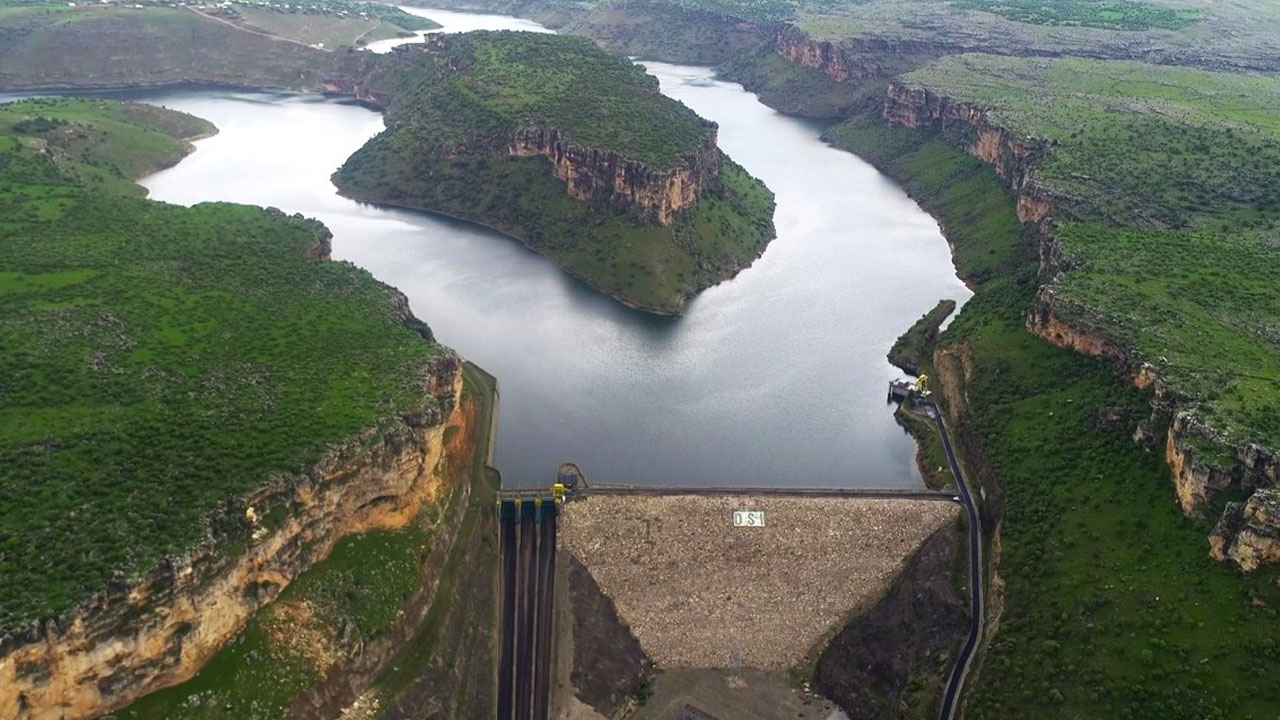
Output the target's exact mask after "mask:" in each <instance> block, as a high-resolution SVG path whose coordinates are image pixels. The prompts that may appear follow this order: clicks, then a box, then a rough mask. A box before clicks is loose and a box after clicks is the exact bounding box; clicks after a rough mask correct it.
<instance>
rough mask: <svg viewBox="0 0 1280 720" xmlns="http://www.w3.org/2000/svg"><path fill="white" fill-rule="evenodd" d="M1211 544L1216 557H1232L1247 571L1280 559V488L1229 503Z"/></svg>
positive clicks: (1259, 492)
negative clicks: (1245, 500) (1243, 500)
mask: <svg viewBox="0 0 1280 720" xmlns="http://www.w3.org/2000/svg"><path fill="white" fill-rule="evenodd" d="M1209 545H1210V548H1211V549H1210V554H1211V555H1212V556H1213V557H1214V559H1215V560H1229V561H1231V562H1233V563H1235V564H1236V565H1237V566H1238V567H1239V568H1240V569H1241V570H1244V571H1246V572H1248V571H1251V570H1256V569H1258V567H1259V566H1261V565H1263V564H1264V563H1274V562H1280V488H1269V489H1264V490H1258V491H1257V492H1255V493H1254V494H1253V496H1252V497H1250V498H1249V500H1248V501H1247V502H1243V503H1239V502H1236V503H1229V504H1228V505H1227V510H1226V512H1225V513H1223V515H1222V519H1221V520H1220V521H1219V522H1218V527H1217V529H1215V530H1214V532H1213V535H1212V536H1211V537H1210V538H1209Z"/></svg>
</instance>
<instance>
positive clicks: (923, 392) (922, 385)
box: [916, 373, 929, 397]
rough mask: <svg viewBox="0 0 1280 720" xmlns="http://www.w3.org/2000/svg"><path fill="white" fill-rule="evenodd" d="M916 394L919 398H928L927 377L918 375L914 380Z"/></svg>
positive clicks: (921, 374) (922, 374)
mask: <svg viewBox="0 0 1280 720" xmlns="http://www.w3.org/2000/svg"><path fill="white" fill-rule="evenodd" d="M916 392H917V393H919V395H920V397H929V376H928V375H925V374H924V373H920V376H919V377H917V378H916Z"/></svg>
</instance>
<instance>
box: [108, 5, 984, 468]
mask: <svg viewBox="0 0 1280 720" xmlns="http://www.w3.org/2000/svg"><path fill="white" fill-rule="evenodd" d="M410 10H411V11H412V12H417V13H419V14H423V15H425V16H427V17H431V18H433V19H435V20H436V21H438V22H441V23H442V24H443V25H444V26H445V28H444V30H445V31H461V30H472V29H541V28H539V27H538V26H537V25H536V24H534V23H532V22H529V21H525V20H518V19H515V18H509V17H503V16H495V15H477V14H466V13H454V12H444V11H431V10H416V9H410ZM390 42H391V43H394V42H397V41H390ZM386 46H387V43H378V44H375V47H374V49H384V48H385V47H386ZM644 64H645V66H646V67H647V68H648V70H649V72H650V73H652V74H653V75H655V76H657V78H658V79H659V81H660V82H661V87H662V91H663V92H664V93H665V94H667V95H669V96H671V97H673V98H676V99H678V100H680V101H682V102H684V103H685V104H687V105H689V106H690V107H691V108H693V109H694V110H695V111H697V112H698V113H699V114H701V115H703V116H704V117H707V118H710V119H712V120H715V121H716V122H718V123H719V124H720V146H721V147H722V148H723V149H724V150H725V151H726V152H727V153H728V154H729V155H730V156H732V157H733V158H734V159H735V160H737V161H738V162H739V163H740V164H742V165H743V166H744V167H746V169H747V170H748V171H749V172H751V173H752V174H754V175H755V176H757V177H759V178H760V179H762V180H763V181H764V182H765V183H766V184H767V185H768V186H769V187H770V188H771V189H772V190H773V192H774V193H775V194H776V196H777V202H778V209H777V214H776V216H775V223H776V225H777V229H778V237H777V239H776V240H774V241H773V242H772V243H771V244H770V245H769V247H768V249H767V250H766V252H765V254H764V256H763V257H762V258H761V259H760V260H758V261H756V263H755V264H754V265H753V266H751V267H750V268H749V269H747V270H745V271H744V272H742V273H741V274H740V275H739V276H738V277H737V278H735V279H734V280H732V281H729V282H726V283H723V284H722V285H720V286H717V287H715V288H712V289H710V290H708V291H706V292H705V293H703V294H702V295H701V296H700V297H698V298H697V299H695V300H694V301H693V302H692V303H691V304H690V305H689V307H688V311H687V313H686V314H685V315H684V316H683V317H680V318H659V317H653V316H650V315H646V314H643V313H639V312H635V311H632V310H628V309H627V308H625V307H623V306H621V305H619V304H618V303H616V302H614V301H613V300H611V299H609V298H607V297H604V296H602V295H600V294H598V293H596V292H594V291H592V290H591V289H589V288H588V287H586V286H585V285H583V284H582V283H580V282H578V281H576V280H574V279H572V278H570V277H568V276H566V275H565V274H564V273H562V272H560V271H559V270H558V269H556V267H555V266H554V265H552V264H551V263H550V262H548V261H547V260H545V259H543V258H542V257H540V256H538V255H536V254H534V253H533V252H530V251H529V250H526V249H525V248H524V247H523V246H521V245H520V244H519V243H518V242H516V241H514V240H511V239H508V238H506V237H503V236H502V235H499V234H497V233H494V232H491V231H488V230H485V229H482V228H478V227H474V226H471V225H469V224H466V223H462V222H457V221H452V220H448V219H443V218H437V217H432V216H429V215H425V214H418V213H411V212H404V211H398V210H384V209H379V208H375V207H370V206H367V205H362V204H359V203H356V202H353V201H350V200H347V199H345V198H342V197H339V196H338V195H337V194H336V192H335V190H334V188H333V186H332V185H331V184H330V182H329V175H330V174H331V173H332V172H333V171H334V170H335V169H336V168H337V167H338V166H339V165H341V164H342V162H343V161H344V160H345V159H346V158H347V157H348V156H349V155H350V154H351V153H352V152H353V151H355V150H356V149H357V148H358V147H360V145H361V144H363V143H364V142H365V141H366V140H367V139H368V138H369V137H371V136H373V135H374V134H376V133H377V132H379V131H380V130H381V129H382V120H381V117H380V116H379V115H378V114H377V113H375V112H373V111H370V110H368V109H366V108H363V107H360V106H357V105H354V104H351V103H347V102H342V101H338V100H333V99H324V98H320V97H313V96H298V95H274V94H262V93H239V92H231V91H226V90H196V89H183V90H164V91H143V92H135V93H131V94H130V97H132V98H134V99H141V100H145V101H147V102H152V103H156V104H161V105H164V106H167V107H171V108H175V109H178V110H183V111H186V112H189V113H192V114H195V115H198V116H200V117H203V118H206V119H208V120H210V121H212V122H213V123H214V124H216V125H217V126H218V128H219V129H220V132H219V134H218V135H216V136H214V137H212V138H209V139H206V140H202V141H200V142H199V143H198V150H197V152H195V153H194V154H192V155H191V156H190V157H188V158H187V159H186V160H184V161H182V162H181V163H179V164H178V165H176V166H175V167H173V168H170V169H168V170H165V171H162V172H160V173H157V174H155V175H153V176H151V177H149V178H147V179H145V180H144V181H143V184H144V185H146V186H147V187H148V188H149V189H150V191H151V196H152V197H153V198H155V199H158V200H164V201H167V202H173V203H181V204H192V203H197V202H202V201H208V200H229V201H236V202H244V203H253V204H258V205H270V206H276V207H279V208H281V209H283V210H286V211H288V212H290V213H293V212H299V213H303V214H304V215H309V216H313V217H316V218H319V219H320V220H322V221H323V222H325V223H326V224H327V225H328V226H329V227H330V229H331V230H332V231H333V234H334V240H333V255H334V258H335V259H340V260H348V261H350V262H352V263H354V264H356V265H358V266H360V267H362V268H365V269H367V270H368V271H369V272H371V273H372V274H373V275H374V276H375V277H377V278H378V279H380V280H382V281H384V282H386V283H389V284H391V285H394V286H395V287H397V288H399V289H400V290H402V291H403V292H404V293H405V294H406V295H407V296H408V297H409V300H410V303H411V305H412V308H413V310H414V312H415V313H416V314H417V315H418V316H419V317H421V318H423V319H424V320H426V321H427V322H428V323H429V324H430V325H431V327H432V328H433V330H434V331H435V333H436V335H437V337H438V338H439V339H440V340H441V341H442V342H444V343H446V344H448V345H449V346H451V347H453V348H454V349H456V350H457V351H458V352H459V353H460V354H461V355H463V356H464V357H466V358H468V359H470V360H474V361H475V362H477V363H479V364H480V365H481V366H483V367H484V368H486V369H487V370H489V371H490V372H492V373H493V374H495V375H496V376H497V377H498V378H499V380H500V383H501V398H502V400H501V413H500V419H499V436H498V446H497V458H496V459H497V464H498V467H499V468H500V469H501V470H502V472H503V477H504V483H505V484H506V485H508V486H517V485H524V486H530V485H545V484H547V483H549V482H550V480H551V478H552V476H553V473H554V471H555V469H556V467H557V466H558V465H559V463H561V462H562V461H565V460H574V461H576V462H578V463H579V465H580V466H581V467H582V468H583V470H584V471H585V472H586V474H587V476H588V478H591V479H596V480H598V481H610V482H634V483H651V484H673V485H767V486H787V485H804V486H860V487H905V486H914V485H918V484H919V483H920V480H919V475H918V473H917V472H916V471H915V468H914V465H913V463H912V451H913V447H912V443H911V440H910V439H909V438H908V437H907V436H906V435H905V434H904V433H903V431H902V430H901V429H900V428H899V427H898V426H897V425H896V424H895V422H894V420H893V418H892V415H891V412H890V409H889V407H887V406H886V403H885V387H886V384H887V381H888V380H889V379H890V378H893V377H896V376H898V375H899V373H898V371H897V370H895V369H894V368H893V367H891V366H890V365H889V364H888V363H887V362H886V361H885V352H886V351H887V350H888V349H889V346H890V345H891V344H892V343H893V340H894V339H895V338H896V337H897V336H898V335H899V334H900V333H901V332H902V331H903V330H905V329H906V328H907V327H908V326H909V325H910V324H911V323H912V322H913V321H914V320H915V319H916V318H918V317H919V316H920V315H921V314H922V313H924V312H925V311H926V310H928V309H929V308H930V307H932V306H933V304H934V303H935V302H936V301H937V300H938V299H940V298H944V297H949V298H954V299H956V300H959V301H963V300H964V299H966V298H967V297H968V296H969V292H968V290H966V289H965V287H964V286H963V285H962V284H961V283H960V282H959V280H957V279H956V277H955V273H954V269H953V267H952V264H951V259H950V254H949V251H948V248H947V245H946V243H945V241H944V240H943V238H942V236H941V234H940V232H939V229H938V226H937V224H936V223H935V222H934V220H933V219H932V218H930V217H929V216H928V215H927V214H926V213H924V212H923V211H922V210H921V209H920V208H919V207H917V206H916V204H915V203H914V202H913V201H911V200H910V199H909V198H908V197H907V196H906V195H905V194H904V193H903V192H902V190H901V189H899V188H898V187H897V186H895V185H894V184H893V183H892V182H891V181H889V180H888V179H886V178H885V177H883V176H882V175H880V174H879V173H878V172H877V171H876V170H875V169H873V168H872V167H870V166H869V165H867V164H866V163H864V162H862V161H861V160H859V159H858V158H856V157H855V156H853V155H850V154H848V153H844V152H841V151H838V150H835V149H833V148H830V147H828V146H827V145H825V144H824V143H823V142H822V141H821V140H820V139H819V134H820V132H821V127H820V126H819V125H817V124H814V123H812V122H808V121H804V120H799V119H795V118H790V117H787V116H784V115H781V114H779V113H776V112H774V111H773V110H771V109H769V108H768V107H766V106H764V105H763V104H761V103H760V102H759V100H758V99H757V98H756V97H755V96H754V95H752V94H750V93H748V92H746V91H744V90H743V89H742V87H741V86H739V85H736V84H734V83H730V82H725V81H722V80H719V79H717V78H716V76H715V74H714V73H713V72H712V71H711V70H709V69H707V68H699V67H687V66H680V65H670V64H665V63H652V62H646V63H644Z"/></svg>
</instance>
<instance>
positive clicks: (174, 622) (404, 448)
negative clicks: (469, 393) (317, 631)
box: [0, 303, 466, 720]
mask: <svg viewBox="0 0 1280 720" xmlns="http://www.w3.org/2000/svg"><path fill="white" fill-rule="evenodd" d="M404 308H405V313H407V303H406V304H405V305H404ZM393 310H396V309H395V308H393ZM396 311H397V312H399V311H398V310H396ZM411 317H412V316H408V315H406V319H409V318H411ZM418 325H421V326H422V328H425V325H422V324H421V323H420V322H418ZM427 332H428V334H429V331H427ZM422 386H423V390H424V393H425V394H426V395H427V396H428V397H427V398H425V402H424V403H423V404H422V409H421V410H420V411H417V412H414V413H410V414H405V415H402V416H396V417H389V418H386V419H385V420H384V421H383V422H381V423H380V424H378V425H377V426H376V427H372V428H369V429H367V430H366V431H365V432H363V433H362V434H360V435H359V436H357V437H354V438H351V439H350V440H348V441H346V442H343V443H341V444H337V445H334V446H331V447H330V449H329V450H328V452H327V453H326V454H325V455H324V457H322V458H321V459H320V460H319V461H318V462H316V463H315V464H314V465H312V466H310V467H308V468H306V469H304V470H302V471H300V472H297V473H293V474H288V475H281V476H277V477H274V478H272V479H270V480H269V481H268V482H267V483H266V484H264V486H262V487H261V488H260V489H259V490H257V491H256V492H254V493H252V494H251V495H249V496H247V497H243V498H239V499H237V500H235V501H234V502H229V503H228V504H227V506H226V507H224V508H222V509H220V510H219V511H218V513H216V515H217V516H218V517H216V518H211V519H210V522H209V528H210V529H209V530H208V531H207V533H206V540H205V541H204V542H203V543H202V544H201V545H200V546H199V547H196V548H194V549H192V550H191V551H189V552H187V553H186V554H184V555H181V556H178V557H171V558H168V559H167V560H166V561H165V562H163V563H162V564H160V565H159V566H158V567H155V568H154V569H153V570H151V571H150V572H149V573H147V574H146V575H145V576H143V577H138V578H123V577H122V578H119V579H117V581H115V582H113V583H112V585H111V586H110V587H109V588H107V589H106V590H105V591H103V592H101V593H99V594H98V595H96V596H94V597H93V598H92V599H91V600H89V601H88V602H86V603H85V604H83V605H81V606H80V607H79V608H77V609H76V610H75V611H73V612H71V613H69V614H68V615H67V616H65V617H61V618H58V619H50V620H45V621H42V622H39V623H36V624H33V625H32V626H30V627H28V628H25V629H22V630H21V631H19V632H14V633H9V634H6V635H3V636H0V719H3V720H55V719H56V720H79V719H80V718H90V717H96V716H98V715H101V714H103V713H106V712H110V711H111V710H113V709H116V708H119V707H121V706H123V705H125V704H127V703H128V702H130V701H131V700H133V699H134V698H136V697H138V696H140V695H142V694H145V693H148V692H151V691H154V690H158V689H160V688H163V687H167V686H170V685H174V684H177V683H179V682H182V681H184V680H186V679H187V678H190V677H191V676H192V675H194V674H195V672H196V671H197V670H199V668H200V667H201V666H202V665H203V664H204V663H205V662H206V661H207V660H208V659H209V658H210V657H212V656H213V654H214V653H216V652H217V651H218V649H219V648H220V647H222V645H223V644H224V643H225V642H226V641H228V640H229V639H231V638H232V637H234V635H235V634H236V633H237V632H238V631H239V630H240V628H241V626H242V625H243V624H244V622H245V621H246V620H247V619H248V618H249V616H250V615H251V614H252V613H253V612H254V611H256V610H257V609H258V608H260V607H262V606H263V605H265V604H267V603H268V602H270V601H271V600H273V599H274V598H275V597H276V596H277V595H279V593H280V591H281V590H282V589H283V588H284V587H285V586H286V585H288V584H289V582H290V581H292V580H293V579H294V578H296V577H297V576H298V575H299V574H301V573H302V572H303V571H304V570H306V569H307V568H308V567H310V566H311V565H312V564H314V563H315V562H317V561H319V560H321V559H323V558H324V557H325V556H326V555H327V554H328V553H329V551H330V549H331V548H332V547H333V545H334V543H335V542H336V541H337V540H338V539H339V538H341V537H343V536H344V535H348V534H351V533H357V532H363V531H367V530H371V529H376V528H397V527H401V526H403V525H405V524H406V523H408V522H409V521H410V520H411V519H412V518H413V517H414V515H415V514H416V513H417V511H418V509H419V508H420V507H421V506H422V505H423V503H425V502H427V501H429V500H432V499H434V498H436V497H437V495H438V494H439V493H442V492H448V491H449V487H450V486H449V483H451V482H453V481H454V480H453V479H452V478H451V477H449V476H447V474H445V473H443V472H442V469H443V465H442V458H444V456H445V453H446V441H445V438H446V432H445V431H446V428H447V427H457V426H458V425H459V423H465V422H466V421H465V419H464V418H463V417H462V415H461V413H460V412H459V398H460V395H461V387H462V372H461V366H460V362H459V360H458V358H457V357H456V356H455V355H453V354H452V353H446V354H444V355H441V356H438V357H436V358H434V359H433V360H432V362H431V363H430V364H429V365H428V366H427V367H424V368H423V377H422ZM270 508H281V509H287V511H286V512H282V513H279V515H280V516H281V519H278V520H274V521H272V522H270V523H268V522H266V521H265V520H263V518H265V517H267V509H270ZM228 527H229V528H233V529H231V530H226V531H218V530H215V529H214V528H228ZM237 548H242V549H237Z"/></svg>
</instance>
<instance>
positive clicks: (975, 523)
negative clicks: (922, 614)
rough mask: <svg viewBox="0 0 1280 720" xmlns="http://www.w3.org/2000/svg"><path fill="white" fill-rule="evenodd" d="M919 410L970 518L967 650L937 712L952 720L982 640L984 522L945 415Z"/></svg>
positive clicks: (941, 719) (930, 408)
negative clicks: (930, 421)
mask: <svg viewBox="0 0 1280 720" xmlns="http://www.w3.org/2000/svg"><path fill="white" fill-rule="evenodd" d="M920 409H921V410H922V411H923V412H924V414H925V415H928V416H929V417H931V418H933V422H934V423H935V424H936V425H937V426H938V435H939V436H940V437H941V438H942V450H943V452H945V453H946V454H947V462H948V463H950V465H951V474H952V475H954V476H955V479H956V486H957V487H959V488H960V502H961V503H962V504H963V505H964V509H965V513H966V514H967V515H968V519H969V637H967V638H966V639H965V641H964V647H963V648H961V649H960V654H959V655H957V656H956V664H955V667H953V668H952V670H951V677H950V678H949V679H948V680H947V690H946V693H945V694H944V695H943V696H942V707H941V708H940V709H939V710H938V720H952V718H954V717H955V714H956V701H957V700H958V699H959V697H960V690H961V689H962V688H963V687H964V680H965V676H966V675H968V674H969V665H970V663H971V661H972V660H973V653H974V651H975V650H976V649H977V648H978V641H979V640H981V639H982V625H983V613H984V608H983V596H982V579H983V578H982V523H981V520H980V518H979V517H978V508H977V506H976V505H974V502H973V495H972V494H971V493H970V492H969V484H968V483H967V482H965V479H964V474H963V473H961V472H960V464H959V463H957V462H956V454H955V451H954V450H953V449H952V447H951V436H950V435H948V434H947V426H946V423H944V422H943V420H942V413H941V412H939V411H938V406H937V405H934V404H933V403H931V402H929V403H920Z"/></svg>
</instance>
